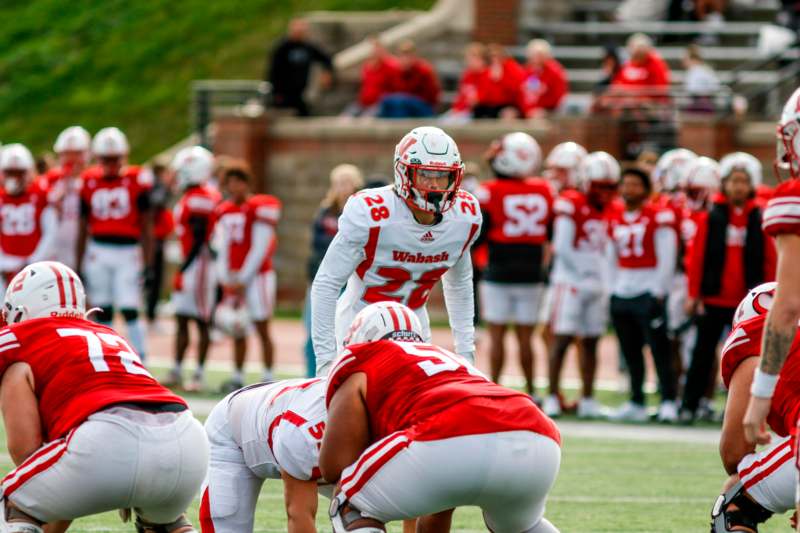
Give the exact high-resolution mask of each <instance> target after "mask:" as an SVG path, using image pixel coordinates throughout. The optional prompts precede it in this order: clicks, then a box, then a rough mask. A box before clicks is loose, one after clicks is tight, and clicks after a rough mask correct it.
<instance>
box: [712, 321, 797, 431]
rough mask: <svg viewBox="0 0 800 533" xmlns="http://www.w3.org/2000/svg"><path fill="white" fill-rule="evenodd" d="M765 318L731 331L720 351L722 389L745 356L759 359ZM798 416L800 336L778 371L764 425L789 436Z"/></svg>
mask: <svg viewBox="0 0 800 533" xmlns="http://www.w3.org/2000/svg"><path fill="white" fill-rule="evenodd" d="M765 319H766V315H761V316H757V317H755V318H751V319H750V320H747V321H745V322H742V323H741V324H739V325H738V326H737V327H736V328H734V329H733V330H732V331H731V333H730V335H728V339H727V340H726V341H725V345H724V346H723V348H722V359H721V362H720V373H721V374H722V381H723V382H724V383H725V386H726V387H728V386H730V382H731V378H732V377H733V373H734V372H735V371H736V368H737V367H738V366H739V364H741V362H742V361H744V360H745V359H747V358H748V357H760V356H761V334H762V332H763V330H764V321H765ZM798 414H800V334H798V335H797V336H796V337H795V341H794V344H792V347H791V350H790V351H789V357H788V358H787V359H786V362H785V363H784V365H783V368H781V373H780V377H779V378H778V383H777V385H776V386H775V393H774V394H773V396H772V407H771V409H770V413H769V416H768V417H767V423H768V424H769V426H770V427H771V428H772V430H773V431H774V432H775V433H777V434H778V435H780V436H782V437H785V436H786V435H789V434H790V433H792V432H793V431H794V429H795V427H796V425H797V421H798V420H797V417H798Z"/></svg>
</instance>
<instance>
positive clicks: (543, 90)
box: [520, 59, 569, 116]
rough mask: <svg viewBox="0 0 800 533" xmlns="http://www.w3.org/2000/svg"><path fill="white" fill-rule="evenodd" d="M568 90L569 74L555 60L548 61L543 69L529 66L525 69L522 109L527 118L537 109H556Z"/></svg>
mask: <svg viewBox="0 0 800 533" xmlns="http://www.w3.org/2000/svg"><path fill="white" fill-rule="evenodd" d="M568 89H569V82H568V81H567V73H566V72H565V71H564V67H562V66H561V63H559V62H558V61H556V60H555V59H548V60H547V61H546V62H545V63H544V65H542V67H541V68H536V67H532V66H529V67H527V68H526V69H525V81H524V82H523V83H522V98H523V100H522V104H521V106H520V107H521V108H522V110H523V111H524V113H525V115H526V116H527V115H530V114H531V113H533V112H534V111H536V110H537V109H547V110H548V111H549V110H553V109H556V108H557V107H558V104H560V103H561V100H563V99H564V96H566V94H567V91H568Z"/></svg>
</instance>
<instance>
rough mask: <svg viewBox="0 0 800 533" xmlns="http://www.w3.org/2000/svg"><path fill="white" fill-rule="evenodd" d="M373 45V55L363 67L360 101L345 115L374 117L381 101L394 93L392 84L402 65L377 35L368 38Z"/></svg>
mask: <svg viewBox="0 0 800 533" xmlns="http://www.w3.org/2000/svg"><path fill="white" fill-rule="evenodd" d="M368 40H369V42H370V44H371V45H372V55H371V56H370V57H369V58H368V59H367V60H366V61H364V64H363V65H362V66H361V88H360V89H359V91H358V100H357V101H356V102H354V103H353V104H351V105H350V106H348V108H347V109H346V110H345V111H344V113H343V114H344V115H349V116H374V115H376V114H377V113H378V104H379V103H380V101H381V99H382V98H383V97H384V96H386V95H387V94H388V93H390V92H391V91H392V84H393V82H394V79H395V77H396V76H397V73H398V71H399V70H400V64H399V63H398V62H397V58H396V57H394V56H393V55H392V54H390V53H389V51H388V50H386V47H385V46H383V44H382V43H381V41H380V39H379V37H378V36H377V35H372V36H370V37H369V38H368Z"/></svg>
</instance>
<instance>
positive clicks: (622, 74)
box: [611, 52, 670, 88]
mask: <svg viewBox="0 0 800 533" xmlns="http://www.w3.org/2000/svg"><path fill="white" fill-rule="evenodd" d="M669 79H670V70H669V66H667V64H666V63H665V62H664V60H663V59H661V56H660V55H658V53H656V52H650V53H649V54H648V55H647V57H645V59H644V61H637V62H634V61H633V60H630V59H629V60H628V61H626V62H625V63H624V64H623V65H622V67H621V68H620V69H619V71H618V72H617V75H616V76H614V79H613V80H611V85H612V87H630V88H634V87H653V88H658V87H662V88H667V87H669Z"/></svg>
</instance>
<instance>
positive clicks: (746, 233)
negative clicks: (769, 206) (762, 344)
mask: <svg viewBox="0 0 800 533" xmlns="http://www.w3.org/2000/svg"><path fill="white" fill-rule="evenodd" d="M721 172H723V173H724V174H723V175H722V192H721V193H718V194H716V195H714V197H713V198H712V206H711V209H710V210H709V211H708V212H706V213H705V215H704V216H703V215H701V216H700V217H698V218H697V219H696V221H695V222H696V224H697V229H696V233H695V237H694V240H693V243H692V246H691V255H690V256H689V257H688V260H687V277H688V280H689V298H688V300H687V304H686V306H687V311H688V312H689V313H690V314H695V315H697V341H696V342H695V346H694V350H693V352H692V357H691V362H690V365H689V371H688V373H687V375H686V386H685V388H684V394H683V402H682V405H681V419H682V420H683V421H687V422H689V421H691V420H693V418H694V413H695V411H696V410H697V407H698V404H699V401H700V398H702V397H703V396H704V393H705V391H706V389H707V388H708V383H709V381H710V380H711V379H712V372H713V370H714V367H715V365H714V362H715V361H716V357H717V343H718V342H719V339H720V335H722V331H723V330H724V328H725V327H726V326H727V325H729V324H730V323H731V321H732V320H733V312H734V311H735V310H736V306H737V305H739V302H740V301H741V299H742V298H743V297H744V296H745V295H746V294H747V291H748V289H751V288H753V287H755V286H756V285H760V284H761V283H763V282H764V281H769V280H771V279H772V278H773V275H774V254H773V249H772V243H770V242H769V240H767V239H765V238H764V234H763V233H762V231H761V209H759V207H758V206H757V205H756V204H755V201H754V197H755V187H754V182H753V177H751V176H750V175H749V174H748V172H747V168H746V167H744V166H735V165H731V166H729V167H726V169H723V170H722V171H721Z"/></svg>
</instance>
